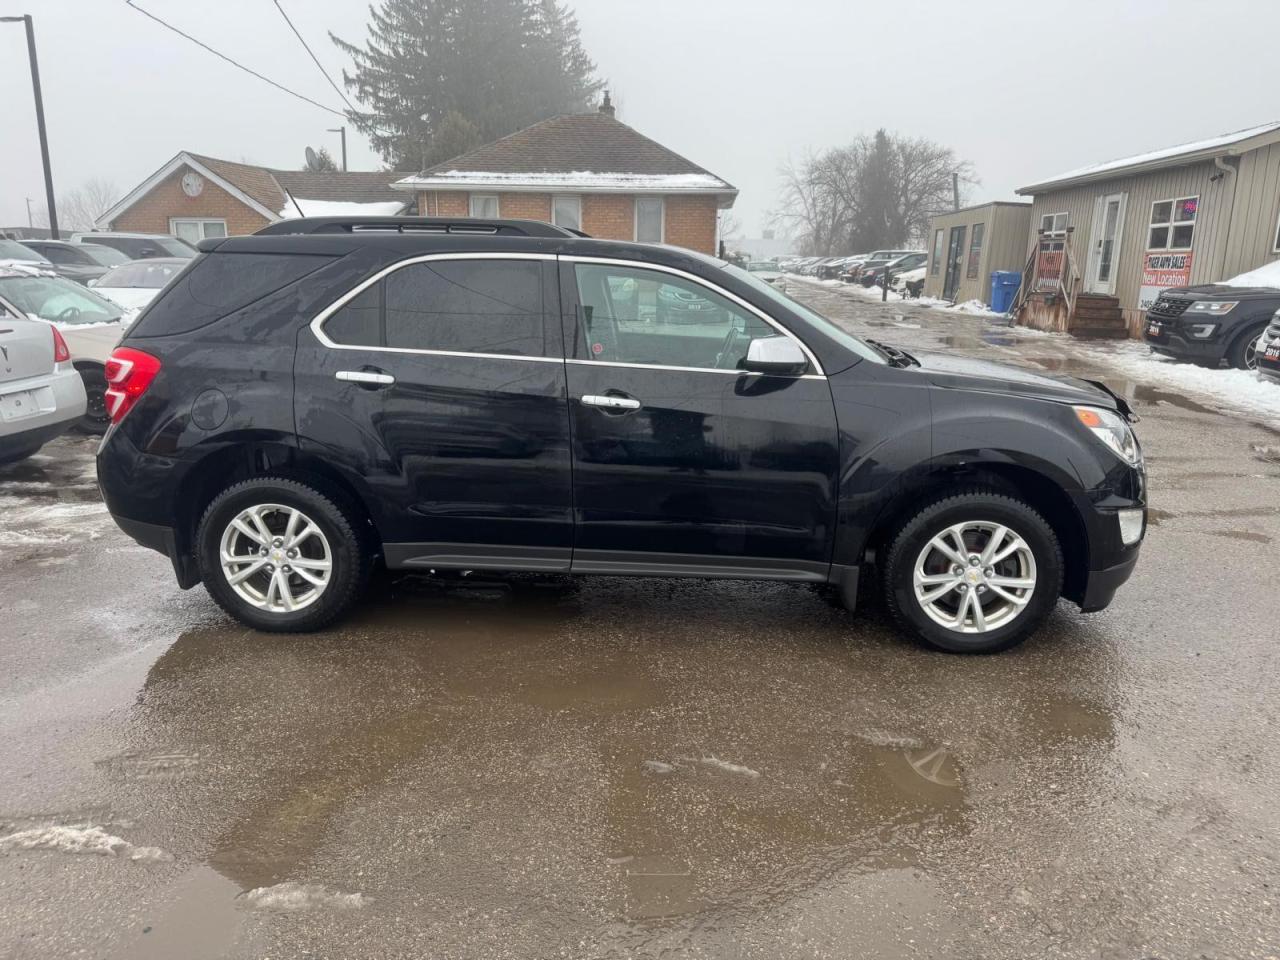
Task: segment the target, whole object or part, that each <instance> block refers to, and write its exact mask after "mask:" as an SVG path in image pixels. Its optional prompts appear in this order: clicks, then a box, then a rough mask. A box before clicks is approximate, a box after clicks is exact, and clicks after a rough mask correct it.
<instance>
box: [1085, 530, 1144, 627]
mask: <svg viewBox="0 0 1280 960" xmlns="http://www.w3.org/2000/svg"><path fill="white" fill-rule="evenodd" d="M1141 547H1142V543H1141V541H1139V542H1138V543H1137V544H1136V545H1135V546H1134V547H1133V552H1132V554H1131V555H1130V556H1129V557H1128V558H1127V559H1125V560H1122V561H1120V563H1117V564H1115V565H1113V566H1110V567H1105V568H1103V569H1101V570H1090V571H1089V579H1088V580H1087V581H1086V583H1085V588H1084V596H1083V597H1081V598H1080V609H1081V610H1083V611H1084V612H1085V613H1096V612H1097V611H1098V610H1105V609H1106V608H1107V607H1108V606H1110V604H1111V601H1112V599H1113V598H1114V597H1115V595H1116V591H1117V590H1119V589H1120V587H1122V586H1123V585H1124V582H1125V581H1126V580H1128V579H1129V577H1130V576H1131V575H1132V574H1133V568H1134V567H1136V566H1137V565H1138V553H1139V551H1140V549H1141Z"/></svg>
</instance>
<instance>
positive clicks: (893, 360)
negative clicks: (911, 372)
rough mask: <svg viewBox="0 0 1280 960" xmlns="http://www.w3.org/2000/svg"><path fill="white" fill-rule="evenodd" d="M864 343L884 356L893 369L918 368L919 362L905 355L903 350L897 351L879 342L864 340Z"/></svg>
mask: <svg viewBox="0 0 1280 960" xmlns="http://www.w3.org/2000/svg"><path fill="white" fill-rule="evenodd" d="M864 342H865V343H869V344H871V345H872V346H873V347H875V348H876V349H877V350H879V351H880V352H881V353H883V354H884V355H885V357H886V358H887V359H888V361H889V364H890V366H894V367H910V366H917V367H918V366H920V361H919V360H917V359H916V358H915V357H913V356H912V355H911V354H909V353H907V352H906V351H905V350H899V349H898V348H897V347H891V346H889V345H888V344H887V343H881V342H880V341H879V340H865V341H864Z"/></svg>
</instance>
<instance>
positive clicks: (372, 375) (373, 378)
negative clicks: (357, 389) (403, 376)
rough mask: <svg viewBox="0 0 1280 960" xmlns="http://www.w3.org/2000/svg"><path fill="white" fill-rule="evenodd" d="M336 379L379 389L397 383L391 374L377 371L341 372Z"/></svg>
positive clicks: (335, 375)
mask: <svg viewBox="0 0 1280 960" xmlns="http://www.w3.org/2000/svg"><path fill="white" fill-rule="evenodd" d="M334 377H336V378H337V379H339V380H344V381H346V382H347V383H367V384H371V385H373V386H378V387H389V386H390V385H391V384H393V383H395V382H396V378H395V377H393V376H392V375H391V374H389V373H381V372H379V371H377V370H339V371H338V372H337V373H335V374H334Z"/></svg>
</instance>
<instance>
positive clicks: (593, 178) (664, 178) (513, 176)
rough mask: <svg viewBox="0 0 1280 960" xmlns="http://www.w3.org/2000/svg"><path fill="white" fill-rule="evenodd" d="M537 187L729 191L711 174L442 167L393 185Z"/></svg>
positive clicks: (728, 187) (726, 185) (417, 186)
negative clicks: (525, 171) (443, 169)
mask: <svg viewBox="0 0 1280 960" xmlns="http://www.w3.org/2000/svg"><path fill="white" fill-rule="evenodd" d="M402 185H403V186H406V187H413V188H419V187H449V186H453V187H457V186H481V187H500V186H537V187H545V188H547V189H553V188H561V189H566V190H573V189H583V188H595V189H607V190H671V191H676V192H679V191H681V190H686V191H693V190H732V189H733V188H732V187H730V186H729V184H727V183H725V182H724V181H723V180H721V179H720V178H719V177H717V176H714V175H712V174H710V173H661V174H653V173H598V172H596V171H593V170H573V171H570V172H568V173H563V172H559V173H496V172H494V171H492V170H445V171H442V172H440V173H433V174H431V175H429V176H420V175H418V176H412V177H405V178H404V179H403V180H397V181H396V186H402Z"/></svg>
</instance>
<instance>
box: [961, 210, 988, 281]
mask: <svg viewBox="0 0 1280 960" xmlns="http://www.w3.org/2000/svg"><path fill="white" fill-rule="evenodd" d="M986 232H987V225H986V224H985V223H975V224H974V225H973V235H972V237H970V239H969V266H968V269H966V270H965V272H964V275H965V278H966V279H968V280H976V279H977V278H978V263H979V261H981V260H982V236H983V234H985V233H986Z"/></svg>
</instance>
